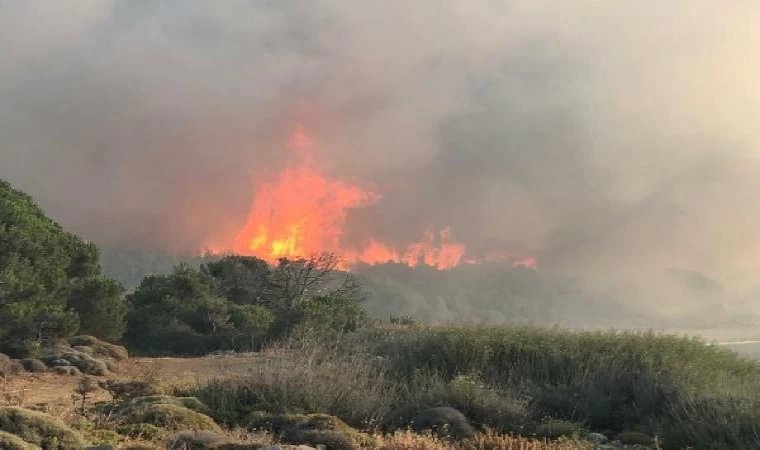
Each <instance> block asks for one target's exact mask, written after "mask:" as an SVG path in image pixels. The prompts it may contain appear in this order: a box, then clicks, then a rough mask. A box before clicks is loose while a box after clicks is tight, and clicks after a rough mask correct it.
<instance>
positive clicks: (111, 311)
mask: <svg viewBox="0 0 760 450" xmlns="http://www.w3.org/2000/svg"><path fill="white" fill-rule="evenodd" d="M123 294H124V287H123V286H122V285H121V284H120V283H119V282H117V281H114V280H111V279H108V278H104V277H96V278H89V279H86V280H82V281H79V282H77V283H75V285H74V286H73V287H72V292H71V296H70V297H69V307H70V308H71V309H72V310H74V311H76V312H77V313H78V314H79V317H80V320H79V322H80V324H79V332H80V333H82V334H89V335H92V336H95V337H97V338H100V339H104V340H107V341H118V340H120V339H121V338H122V336H123V335H124V331H125V330H126V320H125V319H126V313H127V307H126V303H125V301H124V297H123Z"/></svg>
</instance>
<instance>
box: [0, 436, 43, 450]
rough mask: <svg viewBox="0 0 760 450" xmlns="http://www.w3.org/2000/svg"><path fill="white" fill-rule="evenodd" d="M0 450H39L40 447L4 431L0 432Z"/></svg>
mask: <svg viewBox="0 0 760 450" xmlns="http://www.w3.org/2000/svg"><path fill="white" fill-rule="evenodd" d="M0 448H2V449H3V450H40V447H38V446H36V445H34V444H30V443H29V442H26V441H25V440H23V439H21V438H20V437H18V436H16V435H15V434H11V433H7V432H5V431H0Z"/></svg>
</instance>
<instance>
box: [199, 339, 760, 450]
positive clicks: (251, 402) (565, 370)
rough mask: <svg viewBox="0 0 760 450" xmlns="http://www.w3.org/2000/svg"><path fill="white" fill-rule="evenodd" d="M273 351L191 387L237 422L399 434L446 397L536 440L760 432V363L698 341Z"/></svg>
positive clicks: (738, 441) (316, 346) (283, 347)
mask: <svg viewBox="0 0 760 450" xmlns="http://www.w3.org/2000/svg"><path fill="white" fill-rule="evenodd" d="M265 355H267V358H266V360H265V362H263V363H257V365H256V366H255V367H252V368H251V370H250V373H248V374H245V375H242V376H240V377H238V378H236V379H233V380H216V381H212V382H210V383H209V384H208V385H206V386H202V387H200V388H198V389H196V390H194V391H193V392H191V393H190V394H192V395H197V396H199V397H201V399H202V400H204V401H205V402H206V403H208V404H209V406H211V407H212V409H213V410H215V411H217V418H219V419H221V420H223V421H227V422H230V423H232V424H243V423H244V422H245V416H246V414H249V413H250V412H251V411H255V410H264V411H269V412H277V413H283V412H291V413H292V412H304V413H313V412H323V413H329V414H334V415H336V416H338V417H340V418H341V419H343V420H344V421H346V422H347V423H349V424H351V425H354V426H360V427H364V428H382V429H384V430H385V431H392V430H394V429H403V427H404V426H408V425H409V421H410V420H411V419H412V418H413V417H414V416H415V414H417V413H419V412H421V411H423V410H424V409H426V408H430V407H437V406H451V407H454V408H457V409H459V410H460V411H462V412H463V413H464V414H465V415H466V416H467V417H468V418H470V420H472V421H473V422H474V423H475V424H476V425H478V426H480V427H483V428H485V427H488V428H492V429H495V430H497V431H498V432H508V433H509V432H513V433H520V434H527V435H529V434H531V433H535V432H536V431H537V430H539V429H540V423H541V422H542V421H544V419H546V418H547V417H551V418H554V419H562V420H566V421H572V422H576V423H578V424H580V425H581V426H582V427H584V428H585V429H590V430H594V431H604V432H606V433H607V434H608V435H613V434H615V433H617V432H622V431H644V432H646V433H647V434H649V435H658V436H660V437H662V440H663V443H664V447H665V448H682V447H684V446H687V445H691V446H695V447H696V448H708V449H709V448H736V449H742V448H747V449H749V448H757V444H756V442H758V437H759V436H760V432H759V431H758V430H760V427H758V426H757V425H756V424H760V394H758V392H760V391H759V390H758V389H757V388H758V387H760V367H759V366H758V365H757V364H755V363H753V362H750V361H746V360H743V359H742V358H740V357H739V356H738V355H736V354H734V353H731V352H728V351H725V350H722V349H720V348H717V347H713V346H709V345H706V344H704V343H703V342H701V341H699V340H697V339H692V338H685V337H679V336H668V335H659V334H655V333H619V332H614V331H609V332H569V331H563V330H559V329H536V328H518V327H466V326H446V327H442V326H439V327H417V326H405V327H387V328H374V329H371V330H367V331H364V332H362V333H358V334H354V335H351V336H348V337H343V338H342V339H341V340H340V341H336V342H331V343H330V345H325V343H324V342H317V341H314V340H299V341H295V342H289V343H287V344H280V345H279V346H277V347H273V348H270V349H268V350H267V351H266V352H265ZM739 399H741V400H739Z"/></svg>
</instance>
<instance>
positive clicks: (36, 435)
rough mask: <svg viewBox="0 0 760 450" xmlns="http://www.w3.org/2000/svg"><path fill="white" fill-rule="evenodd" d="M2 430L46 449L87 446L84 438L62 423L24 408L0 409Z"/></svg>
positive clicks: (76, 448)
mask: <svg viewBox="0 0 760 450" xmlns="http://www.w3.org/2000/svg"><path fill="white" fill-rule="evenodd" d="M0 430H2V431H5V432H7V433H11V434H14V435H16V436H18V437H20V438H21V439H23V440H24V441H26V442H28V443H31V444H34V445H37V446H40V447H43V448H46V449H53V450H81V449H83V448H84V447H85V446H86V445H85V442H84V440H83V439H82V437H81V436H80V435H79V434H78V433H76V432H75V431H74V430H72V429H71V428H69V427H67V426H66V425H64V424H63V423H62V422H60V421H58V420H56V419H54V418H53V417H50V416H48V415H46V414H42V413H39V412H36V411H30V410H27V409H22V408H0Z"/></svg>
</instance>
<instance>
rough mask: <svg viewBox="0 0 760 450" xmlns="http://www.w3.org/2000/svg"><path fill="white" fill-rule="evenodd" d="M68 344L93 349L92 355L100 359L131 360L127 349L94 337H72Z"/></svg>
mask: <svg viewBox="0 0 760 450" xmlns="http://www.w3.org/2000/svg"><path fill="white" fill-rule="evenodd" d="M66 342H68V343H69V345H71V346H74V347H77V346H87V347H89V348H90V349H92V355H93V356H96V357H99V358H110V359H113V360H115V361H124V360H126V359H127V358H129V352H128V351H127V349H126V348H124V347H122V346H120V345H115V344H110V343H108V342H103V341H101V340H100V339H98V338H96V337H94V336H86V335H83V336H72V337H70V338H68V339H66Z"/></svg>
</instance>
